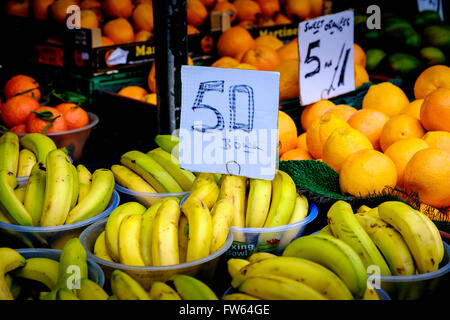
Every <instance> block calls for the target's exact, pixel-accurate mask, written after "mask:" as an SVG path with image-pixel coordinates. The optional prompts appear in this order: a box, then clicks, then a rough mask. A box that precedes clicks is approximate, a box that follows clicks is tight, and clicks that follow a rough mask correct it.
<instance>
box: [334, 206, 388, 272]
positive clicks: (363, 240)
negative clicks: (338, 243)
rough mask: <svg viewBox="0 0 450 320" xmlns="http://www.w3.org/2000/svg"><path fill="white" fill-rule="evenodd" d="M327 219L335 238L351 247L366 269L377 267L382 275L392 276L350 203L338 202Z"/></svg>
mask: <svg viewBox="0 0 450 320" xmlns="http://www.w3.org/2000/svg"><path fill="white" fill-rule="evenodd" d="M327 218H328V224H329V225H330V228H331V230H332V232H333V234H334V236H335V237H336V238H338V239H341V240H343V241H344V242H346V243H347V244H348V245H350V247H352V248H353V250H355V251H356V253H357V254H358V255H359V256H360V257H361V260H362V262H363V263H364V266H365V267H366V268H368V267H369V266H372V265H376V266H378V268H380V274H381V275H383V276H390V275H391V274H392V273H391V270H390V269H389V266H388V265H387V263H386V261H385V260H384V258H383V256H382V255H381V253H380V251H379V250H378V248H377V246H376V245H375V243H374V242H373V241H372V239H371V238H370V237H369V235H368V234H367V232H366V231H365V230H364V228H363V227H362V226H361V225H360V224H359V222H358V220H357V219H356V217H355V214H354V213H353V210H352V207H351V206H350V204H349V203H347V202H345V201H342V200H338V201H336V202H335V203H334V204H333V205H332V206H331V207H330V209H329V210H328V213H327Z"/></svg>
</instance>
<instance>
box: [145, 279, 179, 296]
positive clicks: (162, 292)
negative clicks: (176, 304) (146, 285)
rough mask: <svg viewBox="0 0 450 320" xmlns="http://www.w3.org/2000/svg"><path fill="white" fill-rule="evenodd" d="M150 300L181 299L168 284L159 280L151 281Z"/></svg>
mask: <svg viewBox="0 0 450 320" xmlns="http://www.w3.org/2000/svg"><path fill="white" fill-rule="evenodd" d="M150 298H151V299H152V300H181V297H180V295H179V294H178V293H177V292H176V291H175V290H174V289H172V288H171V287H170V286H169V285H167V284H165V283H164V282H161V281H153V282H152V287H151V288H150Z"/></svg>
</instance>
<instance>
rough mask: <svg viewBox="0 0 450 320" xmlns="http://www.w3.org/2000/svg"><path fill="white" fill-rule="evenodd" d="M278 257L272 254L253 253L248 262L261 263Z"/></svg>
mask: <svg viewBox="0 0 450 320" xmlns="http://www.w3.org/2000/svg"><path fill="white" fill-rule="evenodd" d="M276 257H277V256H276V255H274V254H273V253H270V252H255V253H252V255H251V256H250V257H248V261H249V262H250V263H255V262H259V261H262V260H266V259H271V258H276Z"/></svg>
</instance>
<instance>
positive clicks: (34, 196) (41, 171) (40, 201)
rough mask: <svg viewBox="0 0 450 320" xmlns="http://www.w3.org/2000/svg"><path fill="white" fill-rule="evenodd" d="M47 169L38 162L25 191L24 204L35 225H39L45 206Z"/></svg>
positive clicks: (32, 170)
mask: <svg viewBox="0 0 450 320" xmlns="http://www.w3.org/2000/svg"><path fill="white" fill-rule="evenodd" d="M46 176H47V174H46V169H45V168H44V166H42V164H41V163H36V164H35V165H34V166H33V169H31V174H30V178H29V179H28V183H27V186H26V191H25V198H24V200H23V204H24V207H25V209H26V210H27V211H28V213H29V214H30V216H31V219H32V222H33V226H39V224H40V220H41V215H42V211H43V208H44V195H45V183H46V182H45V181H46Z"/></svg>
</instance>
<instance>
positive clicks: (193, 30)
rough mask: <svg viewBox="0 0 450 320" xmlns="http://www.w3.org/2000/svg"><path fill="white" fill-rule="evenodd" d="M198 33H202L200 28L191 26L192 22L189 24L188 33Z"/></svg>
mask: <svg viewBox="0 0 450 320" xmlns="http://www.w3.org/2000/svg"><path fill="white" fill-rule="evenodd" d="M196 33H200V30H198V29H197V28H196V27H194V26H191V25H190V24H188V26H187V34H188V35H191V34H196Z"/></svg>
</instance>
